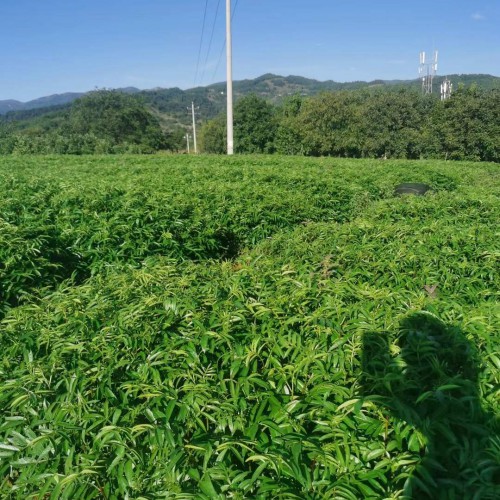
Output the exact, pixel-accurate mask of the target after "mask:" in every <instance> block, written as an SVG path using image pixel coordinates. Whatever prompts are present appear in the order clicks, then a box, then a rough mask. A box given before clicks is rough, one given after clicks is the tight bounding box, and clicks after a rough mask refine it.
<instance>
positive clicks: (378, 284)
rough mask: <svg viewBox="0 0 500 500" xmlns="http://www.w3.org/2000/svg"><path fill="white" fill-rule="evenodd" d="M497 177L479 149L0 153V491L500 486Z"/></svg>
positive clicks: (379, 491) (381, 493)
mask: <svg viewBox="0 0 500 500" xmlns="http://www.w3.org/2000/svg"><path fill="white" fill-rule="evenodd" d="M400 182H425V183H427V184H429V185H430V186H431V188H432V189H431V191H429V192H428V193H427V194H426V195H425V196H422V197H415V196H402V197H399V196H395V194H394V187H395V186H396V185H397V184H398V183H400ZM499 195H500V167H499V165H498V164H488V163H472V162H469V163H467V162H454V163H450V162H437V161H413V162H411V161H380V160H342V159H333V158H322V159H313V158H295V157H278V156H272V157H271V156H269V157H266V156H236V157H232V158H225V157H210V156H207V157H204V156H199V157H188V156H151V157H139V156H116V157H104V156H103V157H95V156H94V157H85V156H83V157H6V158H3V159H2V158H0V348H1V354H0V359H1V363H0V497H1V498H20V499H28V498H33V499H35V498H37V499H41V498H54V499H56V498H68V499H75V498H82V499H91V498H100V499H101V498H102V499H124V498H130V499H139V498H145V499H155V498H175V499H189V498H196V499H215V498H220V499H224V498H236V499H242V498H258V499H268V498H269V499H274V498H281V499H293V498H296V499H323V498H335V499H346V500H347V499H349V500H350V499H352V500H357V499H360V498H370V499H383V498H400V499H403V498H407V499H411V498H415V499H420V498H422V499H424V498H436V499H439V498H443V499H457V500H458V499H496V498H500V489H499V484H500V437H499V434H498V431H499V425H498V419H499V417H500V402H499V401H500V399H499V396H500V391H499V386H500V385H499V382H500V338H499V333H498V332H499V331H500V306H499V295H500V275H499V270H500V266H499V257H500V229H499V228H500V224H499V221H500V200H499Z"/></svg>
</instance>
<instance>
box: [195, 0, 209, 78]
mask: <svg viewBox="0 0 500 500" xmlns="http://www.w3.org/2000/svg"><path fill="white" fill-rule="evenodd" d="M207 10H208V0H205V12H204V14H203V27H202V28H201V37H200V46H199V48H198V61H197V62H196V73H195V75H194V84H193V86H196V80H197V79H198V71H199V69H200V58H201V48H202V46H203V35H204V34H205V22H206V20H207Z"/></svg>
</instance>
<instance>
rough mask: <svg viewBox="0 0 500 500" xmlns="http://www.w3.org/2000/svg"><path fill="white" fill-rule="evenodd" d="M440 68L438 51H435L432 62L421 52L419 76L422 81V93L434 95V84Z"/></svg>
mask: <svg viewBox="0 0 500 500" xmlns="http://www.w3.org/2000/svg"><path fill="white" fill-rule="evenodd" d="M437 66H438V51H437V50H435V51H434V54H433V57H432V60H431V61H428V60H427V59H426V54H425V52H420V65H419V67H418V76H419V77H420V78H421V80H422V93H423V94H424V95H426V94H432V84H433V81H434V77H435V76H436V72H437Z"/></svg>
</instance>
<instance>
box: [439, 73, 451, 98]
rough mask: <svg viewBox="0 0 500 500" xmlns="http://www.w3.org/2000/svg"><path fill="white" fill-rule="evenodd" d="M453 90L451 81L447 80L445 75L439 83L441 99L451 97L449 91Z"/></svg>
mask: <svg viewBox="0 0 500 500" xmlns="http://www.w3.org/2000/svg"><path fill="white" fill-rule="evenodd" d="M452 92H453V83H451V82H450V80H448V77H446V78H445V79H444V80H443V82H442V83H441V100H442V101H446V99H449V98H450V97H451V93H452Z"/></svg>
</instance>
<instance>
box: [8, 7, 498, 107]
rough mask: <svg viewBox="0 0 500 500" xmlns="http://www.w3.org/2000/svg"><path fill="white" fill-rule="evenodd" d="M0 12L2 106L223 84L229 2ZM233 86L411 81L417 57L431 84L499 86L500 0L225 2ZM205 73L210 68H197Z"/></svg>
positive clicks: (203, 69) (20, 9) (16, 9)
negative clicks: (429, 55)
mask: <svg viewBox="0 0 500 500" xmlns="http://www.w3.org/2000/svg"><path fill="white" fill-rule="evenodd" d="M205 2H206V0H0V19H1V20H2V24H1V29H0V47H1V48H0V56H1V61H2V64H1V68H2V72H1V76H0V100H3V99H18V100H22V101H26V100H29V99H33V98H36V97H41V96H45V95H50V94H54V93H62V92H67V91H86V90H91V89H93V88H95V87H99V88H102V87H107V88H116V87H126V86H134V87H138V88H141V89H145V88H153V87H174V86H178V87H181V88H189V87H193V86H194V83H195V82H196V84H197V85H199V84H203V85H206V84H209V83H212V82H214V81H223V80H224V79H225V68H224V59H223V60H222V61H221V64H220V65H219V67H218V69H217V61H218V60H219V54H220V53H221V48H222V46H223V42H224V36H225V32H224V31H225V30H224V17H225V0H220V10H219V15H218V20H217V23H215V29H214V37H213V43H212V48H211V51H210V53H209V54H208V56H207V50H208V45H209V40H210V35H211V32H212V26H213V25H214V18H215V12H216V6H217V3H218V2H219V0H208V9H207V18H206V26H205V34H204V38H203V44H202V50H201V57H200V69H199V72H198V76H197V78H195V76H196V67H197V60H198V52H199V46H200V38H201V33H202V26H203V15H204V12H205ZM232 2H233V5H235V4H236V2H237V9H236V12H235V18H234V26H233V28H234V31H233V37H234V44H233V48H234V78H235V79H243V78H253V77H256V76H260V75H262V74H264V73H277V74H281V75H289V74H294V75H301V76H306V77H310V78H316V79H319V80H327V79H331V80H336V81H353V80H374V79H377V78H382V79H411V78H415V77H416V75H417V68H418V54H419V52H420V51H421V50H426V51H431V50H432V49H433V48H434V47H436V48H438V49H439V51H440V52H439V54H440V64H439V68H438V73H439V74H451V73H489V74H493V75H496V76H500V0H399V1H395V0H238V1H237V0H232ZM205 61H206V62H207V64H206V65H205Z"/></svg>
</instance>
